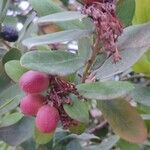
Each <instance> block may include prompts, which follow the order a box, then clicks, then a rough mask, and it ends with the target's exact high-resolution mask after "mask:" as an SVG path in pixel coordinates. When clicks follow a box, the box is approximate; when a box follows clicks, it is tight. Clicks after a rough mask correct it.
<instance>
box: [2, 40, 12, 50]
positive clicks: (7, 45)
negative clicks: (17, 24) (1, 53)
mask: <svg viewBox="0 0 150 150" xmlns="http://www.w3.org/2000/svg"><path fill="white" fill-rule="evenodd" d="M1 42H2V43H3V44H4V45H5V46H6V47H7V48H8V49H11V48H12V47H11V46H10V45H9V44H8V43H7V42H6V41H4V40H2V39H1Z"/></svg>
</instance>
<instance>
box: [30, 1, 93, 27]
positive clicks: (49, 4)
mask: <svg viewBox="0 0 150 150" xmlns="http://www.w3.org/2000/svg"><path fill="white" fill-rule="evenodd" d="M29 2H30V4H31V5H32V7H33V8H34V10H35V11H36V12H37V14H38V16H46V15H49V14H53V13H58V12H62V11H66V10H65V9H62V7H60V6H59V5H57V3H55V2H54V1H53V0H44V1H39V2H38V3H37V0H29ZM56 25H57V26H59V27H60V29H61V30H69V29H79V28H80V29H87V28H88V29H90V28H91V21H90V19H85V20H82V21H80V20H73V21H65V22H61V23H56Z"/></svg>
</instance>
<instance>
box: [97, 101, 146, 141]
mask: <svg viewBox="0 0 150 150" xmlns="http://www.w3.org/2000/svg"><path fill="white" fill-rule="evenodd" d="M97 104H98V108H100V110H101V111H102V113H103V115H104V117H105V118H106V119H107V121H108V122H109V123H110V126H111V127H112V129H113V131H114V132H115V133H116V134H118V135H119V136H120V137H121V138H123V139H125V140H127V141H129V142H132V143H143V142H144V140H146V138H147V129H146V126H145V125H144V121H143V120H142V118H141V117H140V115H139V114H138V113H137V111H136V110H135V108H134V107H132V106H131V105H130V104H129V103H128V102H127V101H126V100H125V99H115V100H110V101H97Z"/></svg>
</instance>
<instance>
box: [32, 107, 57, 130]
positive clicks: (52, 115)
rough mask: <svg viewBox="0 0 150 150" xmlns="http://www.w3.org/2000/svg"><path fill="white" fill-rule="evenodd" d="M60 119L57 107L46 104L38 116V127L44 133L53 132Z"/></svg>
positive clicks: (36, 121)
mask: <svg viewBox="0 0 150 150" xmlns="http://www.w3.org/2000/svg"><path fill="white" fill-rule="evenodd" d="M58 121H59V112H58V110H57V109H56V108H55V107H52V106H49V105H44V106H42V107H41V108H40V109H39V111H38V113H37V116H36V120H35V123H36V127H37V128H38V129H39V130H40V131H41V132H43V133H52V132H54V131H55V129H56V127H57V124H58Z"/></svg>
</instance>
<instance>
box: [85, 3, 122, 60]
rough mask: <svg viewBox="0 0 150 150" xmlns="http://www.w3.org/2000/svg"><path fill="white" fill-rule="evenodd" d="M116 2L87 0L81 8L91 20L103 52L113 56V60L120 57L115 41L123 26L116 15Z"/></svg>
mask: <svg viewBox="0 0 150 150" xmlns="http://www.w3.org/2000/svg"><path fill="white" fill-rule="evenodd" d="M115 12H116V3H115V1H114V0H96V1H93V2H92V1H88V2H87V3H85V6H84V7H83V9H82V13H83V14H86V15H88V16H89V17H91V19H92V20H93V23H94V25H95V32H96V35H97V38H98V39H99V41H100V42H101V44H102V46H103V48H104V50H105V52H107V54H108V55H109V56H110V55H113V56H114V61H115V62H116V61H118V60H120V59H121V57H120V55H119V52H118V49H117V46H116V42H117V39H118V37H119V36H120V35H121V34H122V32H123V27H122V24H121V23H120V21H119V20H118V18H117V16H116V13H115Z"/></svg>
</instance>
